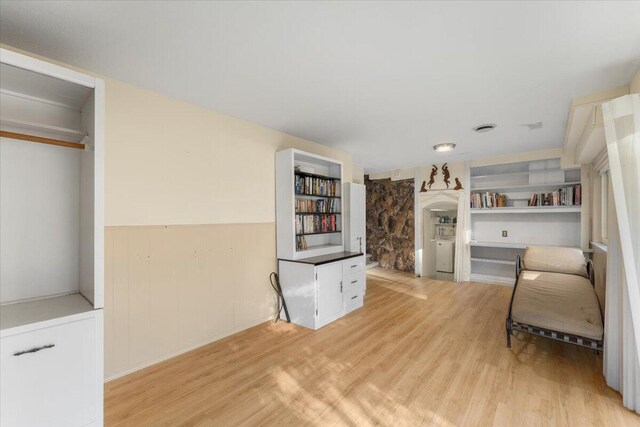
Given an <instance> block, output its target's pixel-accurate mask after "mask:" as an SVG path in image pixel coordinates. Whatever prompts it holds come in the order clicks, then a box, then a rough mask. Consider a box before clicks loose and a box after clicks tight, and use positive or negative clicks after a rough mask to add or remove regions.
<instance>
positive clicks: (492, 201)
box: [471, 192, 507, 208]
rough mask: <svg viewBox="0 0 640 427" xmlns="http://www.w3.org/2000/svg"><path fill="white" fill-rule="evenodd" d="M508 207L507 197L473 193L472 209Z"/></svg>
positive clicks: (495, 194) (497, 194)
mask: <svg viewBox="0 0 640 427" xmlns="http://www.w3.org/2000/svg"><path fill="white" fill-rule="evenodd" d="M505 206H507V196H506V195H504V194H500V193H488V192H487V193H471V207H472V208H503V207H505Z"/></svg>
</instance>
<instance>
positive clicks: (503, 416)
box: [105, 269, 640, 427]
mask: <svg viewBox="0 0 640 427" xmlns="http://www.w3.org/2000/svg"><path fill="white" fill-rule="evenodd" d="M510 295H511V288H509V287H505V286H498V285H487V284H476V283H465V284H461V285H457V284H454V283H450V282H441V281H436V280H429V279H423V278H415V277H414V276H413V274H411V273H398V272H393V271H389V270H382V269H375V270H370V273H369V275H368V286H367V295H366V301H365V305H364V307H363V308H361V309H359V310H356V311H354V312H352V313H350V314H349V315H347V316H345V317H343V318H341V319H339V320H337V321H336V322H334V323H331V324H329V325H327V326H325V327H324V328H322V329H320V330H318V331H312V330H310V329H306V328H303V327H298V326H295V325H292V324H287V323H284V322H278V323H272V322H265V323H263V324H261V325H258V326H255V327H253V328H251V329H248V330H245V331H242V332H240V333H238V334H235V335H233V336H230V337H227V338H225V339H223V340H220V341H218V342H215V343H212V344H209V345H206V346H204V347H201V348H198V349H196V350H194V351H191V352H189V353H188V354H184V355H181V356H179V357H176V358H174V359H171V360H168V361H165V362H163V363H160V364H157V365H155V366H152V367H149V368H147V369H144V370H142V371H139V372H136V373H134V374H131V375H128V376H126V377H123V378H119V379H117V380H115V381H112V382H110V383H108V384H107V385H106V390H105V391H106V393H105V395H106V401H105V414H106V425H109V426H218V425H221V426H231V425H295V426H299V425H318V426H324V425H358V426H366V425H374V424H375V425H383V426H400V425H407V426H409V425H411V426H413V425H436V426H525V425H536V426H537V425H549V426H616V427H618V426H634V425H640V417H638V416H637V415H635V414H634V413H632V412H630V411H628V410H626V409H624V408H623V407H622V405H621V398H620V395H619V394H618V393H616V392H615V391H613V390H612V389H610V388H608V387H607V386H606V384H605V382H604V378H603V376H602V374H601V370H602V369H601V357H600V356H597V355H594V354H593V352H592V351H590V350H587V349H584V348H579V347H576V346H571V345H566V344H562V343H558V342H555V341H551V340H546V339H544V338H539V337H534V336H529V335H527V336H523V335H517V336H516V337H515V339H514V343H513V348H512V349H507V348H506V346H505V331H504V320H505V316H506V312H507V309H508V304H509V298H510Z"/></svg>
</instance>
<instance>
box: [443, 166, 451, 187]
mask: <svg viewBox="0 0 640 427" xmlns="http://www.w3.org/2000/svg"><path fill="white" fill-rule="evenodd" d="M442 175H444V183H445V184H447V189H448V188H449V184H450V183H451V181H449V178H450V177H451V174H450V173H449V166H447V164H446V163H445V164H444V165H442Z"/></svg>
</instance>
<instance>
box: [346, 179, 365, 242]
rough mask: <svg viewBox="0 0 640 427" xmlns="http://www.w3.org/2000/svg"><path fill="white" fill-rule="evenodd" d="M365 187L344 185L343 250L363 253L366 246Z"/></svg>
mask: <svg viewBox="0 0 640 427" xmlns="http://www.w3.org/2000/svg"><path fill="white" fill-rule="evenodd" d="M366 189H367V188H366V187H365V186H364V185H362V184H354V183H352V182H347V183H345V184H344V189H343V197H344V217H345V222H344V234H345V238H344V244H345V250H347V251H351V252H362V253H364V252H365V245H366V229H367V217H366Z"/></svg>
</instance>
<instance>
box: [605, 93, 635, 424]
mask: <svg viewBox="0 0 640 427" xmlns="http://www.w3.org/2000/svg"><path fill="white" fill-rule="evenodd" d="M602 113H603V116H604V124H605V134H606V139H607V154H608V158H609V166H610V172H609V173H610V177H611V186H612V189H613V198H614V211H613V212H612V214H611V215H609V225H610V228H609V233H608V234H609V245H608V247H609V249H608V256H607V298H606V309H605V316H606V317H605V351H604V367H603V370H604V375H605V377H606V379H607V384H608V385H609V386H610V387H612V388H614V389H616V390H618V391H620V393H621V394H622V398H623V404H624V405H625V406H626V407H627V408H629V409H632V410H635V411H636V412H638V413H640V364H639V362H640V357H639V356H640V352H639V351H638V350H639V348H638V345H637V344H638V343H640V287H639V286H640V277H639V275H640V220H639V219H638V218H640V96H639V95H638V94H633V95H626V96H623V97H620V98H616V99H614V100H612V101H609V102H606V103H604V104H602Z"/></svg>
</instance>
